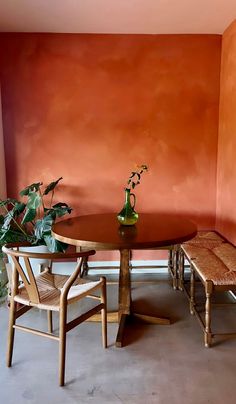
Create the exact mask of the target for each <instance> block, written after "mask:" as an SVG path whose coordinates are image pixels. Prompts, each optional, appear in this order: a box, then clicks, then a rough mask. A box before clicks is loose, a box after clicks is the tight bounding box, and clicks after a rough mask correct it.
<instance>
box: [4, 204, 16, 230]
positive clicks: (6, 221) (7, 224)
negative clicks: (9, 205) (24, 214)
mask: <svg viewBox="0 0 236 404" xmlns="http://www.w3.org/2000/svg"><path fill="white" fill-rule="evenodd" d="M13 217H14V211H13V209H12V210H10V211H9V212H8V213H7V214H6V216H5V217H4V222H3V225H2V229H3V230H7V229H9V227H10V224H11V221H12V219H13Z"/></svg>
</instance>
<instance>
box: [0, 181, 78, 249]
mask: <svg viewBox="0 0 236 404" xmlns="http://www.w3.org/2000/svg"><path fill="white" fill-rule="evenodd" d="M61 180H62V177H60V178H58V179H57V180H56V181H53V182H51V183H50V184H49V185H47V186H46V187H44V186H43V183H42V182H36V183H33V184H31V185H29V186H27V187H26V188H24V189H23V190H22V191H21V192H20V196H21V198H22V200H17V199H12V198H8V199H5V200H0V210H1V213H2V214H1V215H0V246H2V245H4V244H6V243H9V242H22V241H28V242H30V243H31V244H32V245H33V246H37V245H46V246H47V247H48V249H49V250H50V251H51V252H63V251H65V249H66V247H67V245H66V244H64V243H61V242H60V241H58V240H56V239H55V238H54V237H53V236H52V235H51V229H52V225H53V223H54V222H55V220H56V219H57V218H60V217H62V216H64V215H66V214H67V213H71V211H72V209H71V208H70V206H68V205H67V204H66V203H64V202H59V203H56V204H53V196H54V193H55V188H56V186H57V185H58V183H59V182H60V181H61Z"/></svg>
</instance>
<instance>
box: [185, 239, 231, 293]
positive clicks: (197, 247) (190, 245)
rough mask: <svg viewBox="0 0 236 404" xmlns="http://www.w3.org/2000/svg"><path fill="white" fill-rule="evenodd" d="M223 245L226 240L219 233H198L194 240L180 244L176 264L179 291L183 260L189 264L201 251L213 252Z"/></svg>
mask: <svg viewBox="0 0 236 404" xmlns="http://www.w3.org/2000/svg"><path fill="white" fill-rule="evenodd" d="M224 243H226V240H225V239H224V238H223V237H221V235H220V234H219V233H216V232H214V231H199V232H198V233H197V235H196V236H195V237H194V238H192V239H191V240H189V241H186V242H185V243H183V244H181V247H180V251H179V263H178V278H179V279H178V287H179V289H180V290H183V288H184V268H185V267H184V259H186V260H187V261H188V262H189V264H191V260H192V259H194V258H195V257H196V256H198V255H199V254H201V251H202V250H203V251H204V249H205V250H209V251H213V250H214V249H215V248H217V247H219V246H220V245H222V244H224Z"/></svg>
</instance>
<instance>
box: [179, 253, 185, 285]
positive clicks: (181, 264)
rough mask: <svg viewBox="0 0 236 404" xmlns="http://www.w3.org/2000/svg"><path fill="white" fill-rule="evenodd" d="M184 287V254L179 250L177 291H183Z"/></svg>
mask: <svg viewBox="0 0 236 404" xmlns="http://www.w3.org/2000/svg"><path fill="white" fill-rule="evenodd" d="M183 285H184V253H183V251H182V250H181V249H180V250H179V290H181V291H183V290H184V288H183Z"/></svg>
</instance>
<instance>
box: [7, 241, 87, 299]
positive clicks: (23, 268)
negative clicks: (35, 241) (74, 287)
mask: <svg viewBox="0 0 236 404" xmlns="http://www.w3.org/2000/svg"><path fill="white" fill-rule="evenodd" d="M26 246H28V247H30V246H31V245H30V244H28V243H21V244H18V243H17V244H7V245H5V246H4V247H3V248H2V251H3V252H4V253H5V254H7V255H8V256H10V257H11V259H12V261H13V274H12V277H13V289H14V292H13V293H14V295H15V293H16V291H17V289H18V278H19V276H17V274H19V275H20V277H21V279H22V281H23V283H24V286H25V288H26V290H27V293H28V296H29V299H30V301H31V302H32V303H34V304H38V303H40V296H39V291H38V287H37V283H36V279H35V275H34V272H33V269H32V265H31V260H32V259H34V258H35V259H46V260H49V261H50V262H52V261H55V260H67V259H72V258H76V259H78V258H80V260H79V262H77V266H76V268H78V267H79V268H81V266H82V262H83V258H85V257H88V256H90V255H93V254H95V251H94V250H90V251H84V252H76V253H36V252H31V251H25V250H24V251H21V250H20V247H26ZM20 258H21V262H20ZM23 264H24V265H23ZM16 272H17V273H16ZM16 283H17V285H16Z"/></svg>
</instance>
